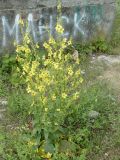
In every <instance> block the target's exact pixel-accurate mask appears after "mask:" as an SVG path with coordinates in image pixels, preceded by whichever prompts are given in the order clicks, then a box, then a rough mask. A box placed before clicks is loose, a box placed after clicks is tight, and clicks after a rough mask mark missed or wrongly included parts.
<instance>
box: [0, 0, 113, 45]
mask: <svg viewBox="0 0 120 160" xmlns="http://www.w3.org/2000/svg"><path fill="white" fill-rule="evenodd" d="M56 5H57V1H56V0H0V46H1V47H0V48H6V47H8V46H11V44H12V43H13V41H17V42H18V43H19V42H20V40H21V36H20V27H19V19H20V17H22V18H23V19H24V20H26V21H27V22H28V28H27V29H25V31H29V32H31V35H32V36H33V39H34V41H44V40H46V39H47V37H48V33H47V28H46V25H47V26H48V28H49V29H50V33H51V34H53V35H54V36H57V35H56V33H55V24H56V18H57V12H56ZM62 6H63V10H62V17H61V18H62V20H63V26H64V28H65V32H64V35H63V36H64V37H67V38H68V37H70V36H72V37H73V39H75V40H84V41H85V40H89V39H91V38H92V37H94V36H96V35H98V36H99V35H101V34H104V35H105V36H109V34H110V31H111V29H112V24H113V20H114V13H115V12H114V11H115V2H114V0H70V1H69V0H62Z"/></svg>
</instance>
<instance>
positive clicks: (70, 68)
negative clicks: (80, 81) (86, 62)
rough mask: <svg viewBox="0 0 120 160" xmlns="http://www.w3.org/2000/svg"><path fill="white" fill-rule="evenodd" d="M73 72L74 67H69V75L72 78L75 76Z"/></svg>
mask: <svg viewBox="0 0 120 160" xmlns="http://www.w3.org/2000/svg"><path fill="white" fill-rule="evenodd" d="M73 73H74V72H73V70H72V67H69V68H68V75H70V76H72V75H73Z"/></svg>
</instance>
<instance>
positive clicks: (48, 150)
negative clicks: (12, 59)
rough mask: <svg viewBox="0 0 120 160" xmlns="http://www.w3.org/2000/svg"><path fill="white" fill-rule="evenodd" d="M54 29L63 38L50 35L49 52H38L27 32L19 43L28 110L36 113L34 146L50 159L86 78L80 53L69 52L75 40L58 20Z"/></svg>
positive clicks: (32, 131) (33, 136)
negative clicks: (76, 54)
mask: <svg viewBox="0 0 120 160" xmlns="http://www.w3.org/2000/svg"><path fill="white" fill-rule="evenodd" d="M59 8H60V6H59ZM21 24H22V23H21ZM55 30H56V32H57V34H58V36H59V37H61V38H60V39H57V40H56V39H54V38H53V36H52V35H50V36H49V40H48V41H46V42H44V44H43V46H44V48H45V49H46V51H47V56H46V55H44V56H42V57H40V56H39V54H40V49H39V46H38V44H34V43H33V42H32V41H31V38H30V36H29V34H28V33H26V34H25V36H24V39H23V43H22V44H21V45H17V47H16V52H17V57H16V59H17V61H18V63H19V66H20V67H19V68H17V70H18V71H19V72H20V74H21V77H22V78H24V81H25V84H26V91H27V93H28V94H30V95H31V97H32V98H33V103H32V104H31V107H29V108H30V109H29V111H28V113H29V114H30V115H32V116H33V120H32V125H33V126H32V129H31V133H32V139H34V143H32V147H33V148H37V149H36V153H37V154H39V155H40V156H41V157H42V158H48V159H50V158H51V157H52V155H53V154H54V153H55V152H57V148H58V144H59V142H60V140H61V139H62V137H64V127H63V126H64V125H63V124H64V121H65V118H66V117H67V116H69V114H71V113H72V112H73V111H74V108H75V107H78V99H80V92H79V89H80V86H81V83H82V82H83V78H82V76H81V70H80V65H79V64H80V60H79V57H78V56H77V57H76V58H73V55H71V54H70V53H66V48H67V47H69V46H70V45H72V40H71V39H69V40H67V39H66V38H62V35H63V33H64V28H63V27H62V25H61V23H60V22H59V21H58V22H57V24H56V27H55ZM28 144H30V142H28Z"/></svg>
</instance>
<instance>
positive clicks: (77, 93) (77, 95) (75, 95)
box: [73, 92, 79, 100]
mask: <svg viewBox="0 0 120 160" xmlns="http://www.w3.org/2000/svg"><path fill="white" fill-rule="evenodd" d="M78 98H79V92H76V93H75V94H74V96H73V99H75V100H76V99H78Z"/></svg>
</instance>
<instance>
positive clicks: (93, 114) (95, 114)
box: [88, 111, 99, 119]
mask: <svg viewBox="0 0 120 160" xmlns="http://www.w3.org/2000/svg"><path fill="white" fill-rule="evenodd" d="M88 116H89V118H91V119H96V118H98V116H99V112H96V111H90V112H89V114H88Z"/></svg>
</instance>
